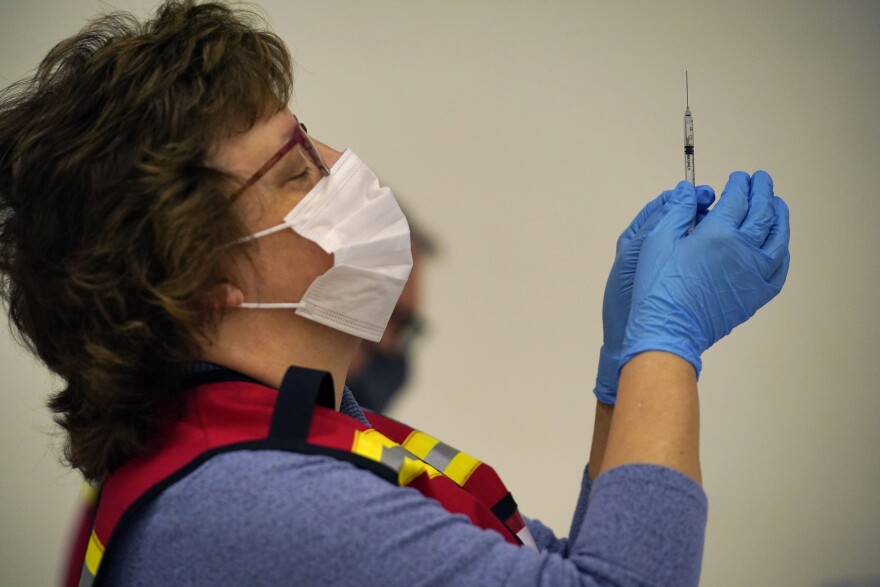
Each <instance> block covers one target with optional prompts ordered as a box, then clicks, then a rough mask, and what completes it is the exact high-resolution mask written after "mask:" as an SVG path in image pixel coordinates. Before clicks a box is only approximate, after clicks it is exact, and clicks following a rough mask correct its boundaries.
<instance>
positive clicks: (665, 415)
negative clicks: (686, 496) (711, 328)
mask: <svg viewBox="0 0 880 587" xmlns="http://www.w3.org/2000/svg"><path fill="white" fill-rule="evenodd" d="M607 407H609V408H611V407H610V406H607ZM612 409H613V414H614V418H613V420H611V418H610V415H611V409H609V410H604V409H603V408H602V407H601V405H600V406H599V407H597V412H596V416H597V422H596V430H595V431H594V439H593V452H591V462H590V476H591V477H593V478H595V476H594V475H593V473H594V468H593V458H594V457H598V461H599V463H601V464H598V473H602V472H604V471H607V470H608V469H611V468H613V467H617V466H619V465H625V464H629V463H649V464H655V465H662V466H665V467H669V468H672V469H675V470H677V471H679V472H681V473H684V474H685V475H687V476H688V477H690V478H692V479H694V480H695V481H696V482H697V483H701V481H702V476H701V473H700V450H699V442H700V438H699V437H700V410H699V400H698V397H697V379H696V374H695V373H694V368H693V367H692V366H691V364H690V363H688V362H687V361H685V360H684V359H682V358H680V357H678V356H676V355H673V354H670V353H666V352H657V351H649V352H645V353H641V354H639V355H636V356H635V357H633V359H632V360H630V361H629V362H628V363H627V364H626V365H625V366H624V368H623V370H622V371H621V373H620V387H619V390H618V394H617V404H616V406H614V407H613V408H612ZM600 414H601V417H602V418H603V419H604V418H606V417H607V419H608V420H610V429H609V430H608V437H607V443H606V444H605V446H604V447H603V446H601V443H597V442H596V440H597V435H599V434H600V433H601V430H600V426H601V425H603V422H602V421H600V419H599V418H600ZM600 440H601V438H600Z"/></svg>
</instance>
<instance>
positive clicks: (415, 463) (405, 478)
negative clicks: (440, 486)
mask: <svg viewBox="0 0 880 587" xmlns="http://www.w3.org/2000/svg"><path fill="white" fill-rule="evenodd" d="M428 467H430V465H428V464H427V463H425V462H423V461H420V460H418V459H411V458H409V457H403V464H402V465H401V466H400V470H399V471H398V473H397V482H398V483H399V484H400V485H409V484H410V482H411V481H412V480H413V479H415V478H416V477H418V476H419V475H421V474H422V473H424V472H426V471H427V472H428V475H429V476H432V475H431V474H430V473H431V472H430V470H429V469H428ZM432 468H433V467H432ZM434 471H435V472H436V473H437V474H438V475H439V474H440V472H439V471H437V470H436V469H435V470H434Z"/></svg>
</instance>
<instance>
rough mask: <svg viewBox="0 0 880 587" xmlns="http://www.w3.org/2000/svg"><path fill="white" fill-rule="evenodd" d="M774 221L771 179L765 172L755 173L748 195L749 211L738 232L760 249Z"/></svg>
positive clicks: (774, 212) (774, 211)
mask: <svg viewBox="0 0 880 587" xmlns="http://www.w3.org/2000/svg"><path fill="white" fill-rule="evenodd" d="M775 219H776V209H775V208H774V206H773V179H772V178H771V177H770V175H769V174H768V173H767V172H766V171H756V172H755V174H754V175H752V187H751V192H750V194H749V211H748V212H747V213H746V217H745V219H744V220H743V222H742V224H741V225H740V227H739V229H740V232H741V233H742V234H743V235H744V236H745V237H746V238H748V239H749V240H750V241H751V242H752V244H754V245H755V246H756V247H760V246H761V245H762V244H763V243H764V241H765V240H767V235H768V234H769V232H770V227H771V226H772V225H773V221H774V220H775Z"/></svg>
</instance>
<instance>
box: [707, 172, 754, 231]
mask: <svg viewBox="0 0 880 587" xmlns="http://www.w3.org/2000/svg"><path fill="white" fill-rule="evenodd" d="M750 190H751V182H750V181H749V174H748V173H745V172H743V171H734V172H733V173H731V174H730V178H729V179H728V180H727V185H726V186H724V191H723V192H721V198H720V199H719V200H718V203H717V204H715V207H714V208H712V211H711V212H710V213H709V214H708V216H707V218H706V220H705V221H704V224H706V223H710V222H711V223H719V224H724V225H727V226H733V227H735V228H739V225H740V224H742V221H743V219H744V218H745V217H746V213H747V212H748V211H749V192H750Z"/></svg>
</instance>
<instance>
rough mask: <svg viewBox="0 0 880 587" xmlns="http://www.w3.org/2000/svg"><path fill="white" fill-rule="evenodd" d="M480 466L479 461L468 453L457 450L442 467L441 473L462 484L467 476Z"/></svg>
mask: <svg viewBox="0 0 880 587" xmlns="http://www.w3.org/2000/svg"><path fill="white" fill-rule="evenodd" d="M479 466H480V461H478V460H477V459H475V458H474V457H472V456H471V455H469V454H466V453H463V452H459V453H458V454H457V455H455V456H454V457H453V458H452V460H451V461H450V462H449V464H448V465H447V466H446V468H445V469H443V474H444V475H446V476H447V477H449V478H450V479H452V480H453V481H455V482H456V483H458V484H459V485H464V484H465V483H467V480H468V478H469V477H470V476H471V474H472V473H473V472H474V471H475V470H476V468H477V467H479Z"/></svg>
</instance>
